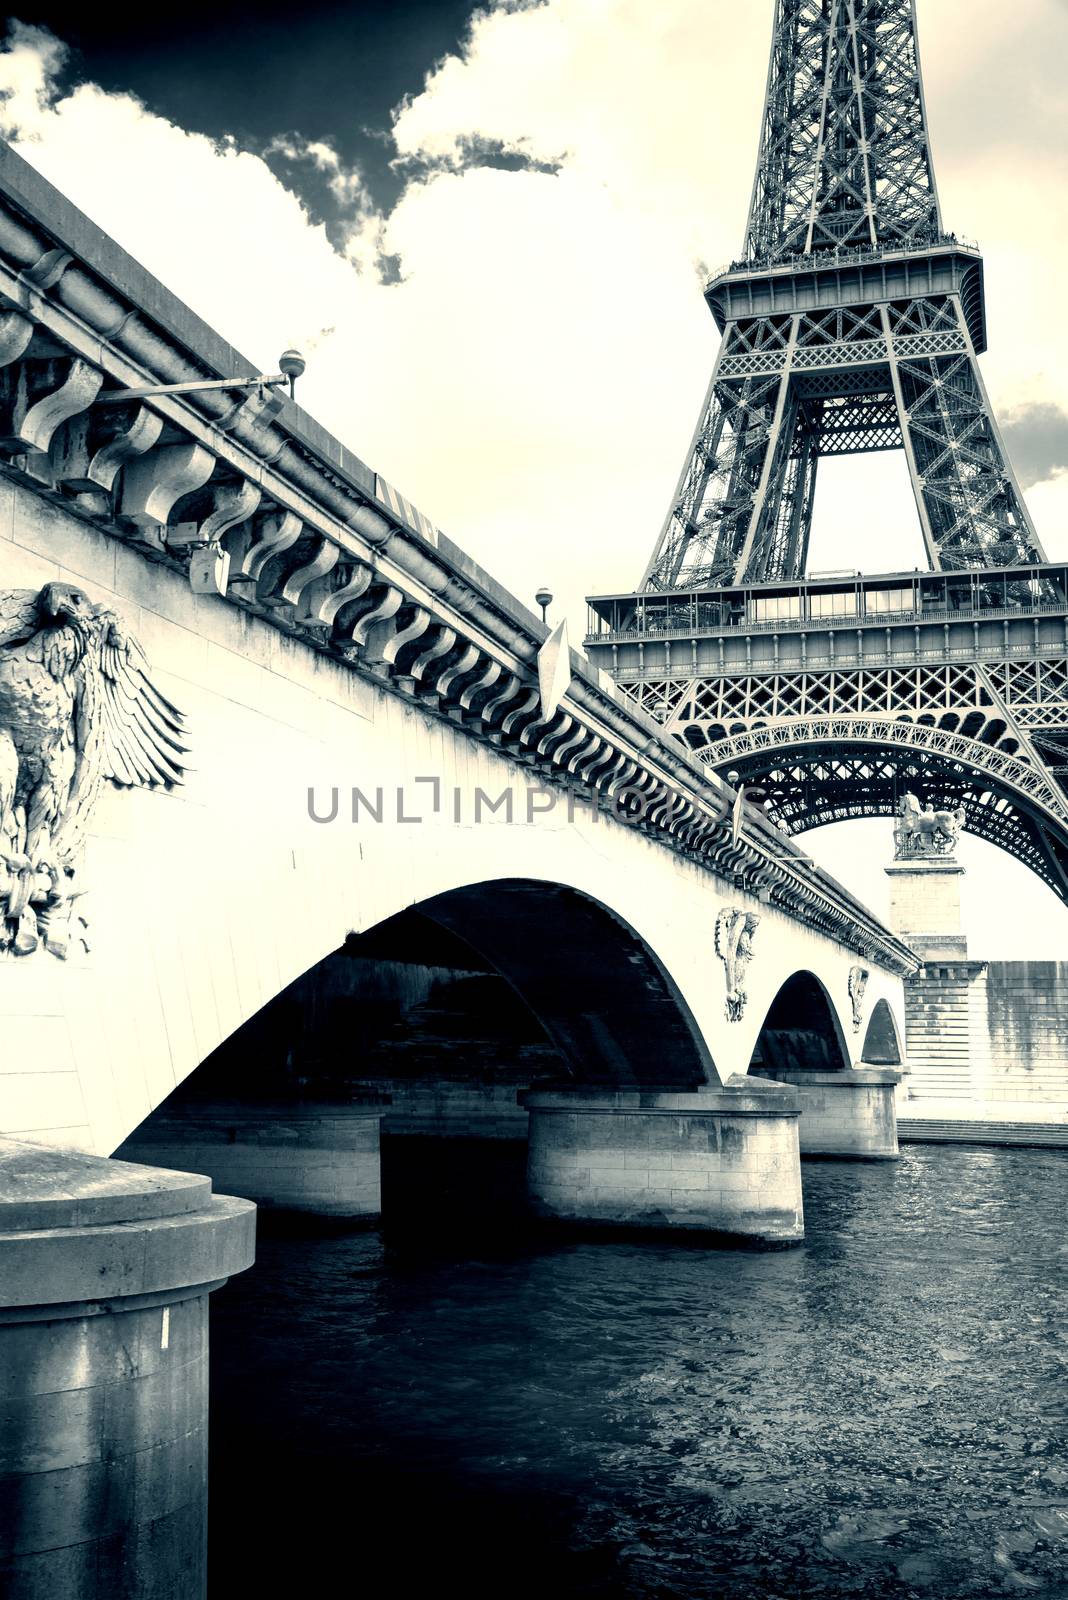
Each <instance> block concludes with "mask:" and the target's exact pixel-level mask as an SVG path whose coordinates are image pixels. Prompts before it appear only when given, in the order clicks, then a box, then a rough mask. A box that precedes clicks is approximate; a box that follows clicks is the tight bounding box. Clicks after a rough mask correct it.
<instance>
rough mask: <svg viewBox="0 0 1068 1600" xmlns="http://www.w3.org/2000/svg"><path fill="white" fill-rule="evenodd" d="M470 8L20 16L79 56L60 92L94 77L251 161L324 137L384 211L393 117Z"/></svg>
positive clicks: (452, 45)
mask: <svg viewBox="0 0 1068 1600" xmlns="http://www.w3.org/2000/svg"><path fill="white" fill-rule="evenodd" d="M475 3H476V0H345V3H344V4H337V3H333V0H305V3H303V4H301V5H300V6H294V5H293V4H292V3H291V0H285V3H282V0H254V3H253V0H246V3H241V0H238V3H234V0H230V3H229V4H227V3H225V0H223V3H222V4H214V3H213V0H183V3H182V5H180V6H165V5H157V6H148V7H141V8H140V9H139V10H138V11H137V12H136V16H135V15H134V14H133V13H131V12H130V10H129V8H128V7H125V6H111V7H109V6H95V7H86V6H85V5H84V4H81V5H77V6H75V5H64V4H63V3H62V0H40V3H38V4H32V3H22V0H20V4H19V5H18V8H17V15H18V17H19V20H20V21H22V22H25V23H31V24H33V25H35V26H38V27H44V28H47V29H48V30H49V31H50V32H51V33H53V34H54V35H55V36H56V38H58V39H61V40H62V41H63V42H64V44H67V45H69V46H70V47H71V55H70V59H69V61H68V63H67V66H66V68H65V71H64V74H63V76H62V78H61V80H60V88H61V90H66V89H69V88H70V87H71V86H72V85H74V84H76V83H79V82H86V81H92V82H93V83H97V84H99V85H100V86H101V88H103V89H105V90H108V91H110V92H114V93H130V94H134V95H136V96H137V98H138V99H139V100H142V101H143V102H144V104H145V105H146V106H147V107H148V109H149V110H150V111H154V112H156V113H157V114H158V115H161V116H164V117H166V118H168V119H169V120H170V121H171V122H174V123H176V124H177V125H178V126H179V127H181V128H185V129H187V130H189V131H190V132H193V133H205V134H208V135H209V136H210V137H212V138H222V137H223V136H225V135H232V136H233V138H234V139H235V141H236V142H237V144H238V145H240V146H241V148H242V149H246V150H251V151H254V152H255V153H256V154H266V153H268V152H269V151H270V149H271V147H272V144H273V143H274V141H275V140H276V138H277V136H278V135H279V134H284V133H286V132H287V131H288V130H290V129H294V128H298V129H299V130H300V133H301V134H302V135H303V137H304V138H305V139H307V140H310V141H314V140H329V141H330V142H331V143H332V144H333V146H334V147H335V149H336V150H337V154H338V157H339V159H340V163H341V166H342V167H343V168H344V169H347V170H349V171H353V172H359V173H360V174H361V176H362V177H363V178H364V180H365V181H366V184H367V188H368V191H369V195H370V198H371V199H372V200H373V201H374V203H375V204H376V205H377V206H378V207H379V208H381V209H388V208H389V206H390V205H391V204H392V203H393V202H394V201H395V200H396V198H397V195H398V194H399V192H400V190H401V188H402V187H403V182H404V177H403V175H402V174H400V173H397V172H395V171H394V170H393V168H392V167H391V165H390V158H391V156H392V155H393V149H392V145H391V143H390V140H389V138H388V134H389V130H390V127H391V115H390V114H391V112H392V110H393V108H394V107H395V106H397V105H399V104H400V102H401V101H402V100H403V99H404V97H405V96H406V95H413V94H418V93H419V92H420V91H421V89H422V87H423V83H424V81H425V79H426V75H427V73H428V72H429V71H430V70H431V69H432V68H433V66H434V65H435V63H436V62H437V61H439V60H441V58H442V57H443V56H445V55H447V54H450V53H452V52H455V51H456V50H457V49H458V48H459V47H460V44H461V42H462V40H463V39H465V38H466V36H467V33H468V29H469V25H470V21H471V16H472V12H473V11H474V9H475ZM287 176H288V175H287ZM292 176H293V180H294V187H295V188H296V189H297V192H298V193H300V194H301V195H302V198H304V199H305V203H306V204H308V205H309V207H310V209H311V210H312V213H313V215H315V216H316V218H317V220H326V221H328V222H329V221H331V220H332V219H333V217H335V216H336V215H337V213H338V211H339V208H338V206H337V203H336V198H337V197H336V195H334V196H333V197H331V194H330V192H329V186H328V184H327V183H326V181H325V180H324V177H323V174H322V172H321V171H318V172H317V171H316V169H315V168H314V167H313V166H312V165H309V164H308V163H304V165H303V171H302V172H300V173H297V172H294V173H293V174H292ZM340 209H343V208H340Z"/></svg>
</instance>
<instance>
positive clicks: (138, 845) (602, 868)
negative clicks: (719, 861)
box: [0, 480, 901, 1154]
mask: <svg viewBox="0 0 1068 1600" xmlns="http://www.w3.org/2000/svg"><path fill="white" fill-rule="evenodd" d="M53 580H63V581H67V582H70V583H73V584H76V585H78V586H80V587H82V588H84V589H85V591H86V592H87V593H88V594H89V596H90V598H91V599H92V600H94V601H97V602H105V603H107V604H108V605H110V606H112V607H113V608H114V609H115V610H116V611H117V612H118V613H119V614H120V615H121V616H122V617H123V618H124V619H125V621H126V622H127V623H128V625H129V627H130V629H131V630H132V631H133V633H134V634H135V635H136V636H137V637H138V638H139V639H140V640H141V642H142V644H143V645H144V648H145V650H146V652H147V653H148V656H149V658H150V661H151V663H152V668H153V676H154V679H155V681H156V682H157V684H158V686H159V687H160V689H161V690H162V691H163V692H164V693H165V694H166V695H167V696H168V697H169V698H170V699H172V700H173V702H174V703H175V704H176V705H177V706H178V707H179V708H180V709H181V710H182V711H183V712H184V713H185V714H186V716H187V718H188V723H189V729H190V734H191V739H192V747H193V753H192V760H193V763H194V770H193V771H192V772H191V773H190V774H189V777H188V781H187V783H186V784H185V785H184V786H183V787H182V788H180V789H177V790H175V791H172V792H164V791H160V790H156V791H148V790H143V789H133V790H119V789H117V788H114V787H108V789H107V790H106V792H105V794H104V796H103V798H102V800H101V802H100V804H99V806H98V808H97V811H96V813H95V816H94V820H93V831H92V834H91V837H90V839H89V844H88V850H87V858H86V870H85V874H84V881H85V883H86V885H87V889H88V892H87V894H86V896H85V898H84V900H82V901H81V902H80V903H79V909H80V910H81V911H82V913H83V915H84V917H85V918H86V920H87V923H88V929H87V938H88V940H89V943H90V945H91V950H90V951H89V952H88V953H87V952H85V951H84V950H81V949H74V950H72V952H71V954H70V956H69V958H68V960H67V961H65V962H61V961H58V960H56V959H55V958H53V957H52V956H50V955H47V954H45V953H43V952H38V953H37V954H35V955H34V956H33V957H27V958H15V957H12V956H8V957H5V958H4V965H3V974H2V982H0V1018H2V1028H3V1040H4V1049H3V1059H2V1062H0V1066H2V1068H3V1071H2V1072H0V1128H2V1129H3V1130H4V1131H6V1132H10V1133H21V1134H25V1135H26V1136H27V1137H30V1138H33V1139H44V1140H48V1141H51V1142H54V1143H58V1144H65V1145H71V1146H75V1147H79V1148H83V1149H86V1150H92V1151H95V1152H97V1153H104V1154H106V1153H109V1152H111V1151H112V1150H114V1149H115V1148H116V1147H117V1146H118V1145H119V1144H120V1143H121V1142H122V1140H123V1139H124V1138H125V1137H126V1135H127V1134H128V1133H129V1132H130V1131H131V1130H132V1129H133V1128H135V1127H136V1126H137V1125H138V1124H139V1123H140V1122H141V1121H143V1119H144V1118H145V1117H146V1116H147V1115H148V1113H149V1112H150V1111H151V1110H152V1109H153V1108H154V1107H155V1106H156V1105H158V1104H159V1103H160V1102H161V1101H162V1100H164V1099H165V1098H166V1097H167V1096H168V1095H169V1094H170V1093H171V1092H172V1091H173V1090H174V1088H175V1087H176V1086H177V1085H178V1084H179V1083H181V1082H182V1081H183V1080H184V1079H185V1078H186V1077H187V1076H188V1074H189V1073H190V1072H192V1071H193V1070H194V1068H195V1067H196V1066H197V1065H198V1064H199V1063H200V1062H201V1061H203V1060H204V1058H205V1057H206V1056H207V1055H208V1054H210V1052H211V1051H212V1050H214V1049H215V1048H216V1047H217V1046H218V1045H219V1044H220V1042H221V1041H222V1040H224V1039H225V1038H227V1037H228V1036H229V1035H230V1034H232V1033H233V1032H234V1031H235V1029H237V1028H238V1027H239V1026H240V1025H241V1024H242V1023H243V1022H245V1021H246V1020H247V1019H248V1018H249V1017H251V1016H253V1015H254V1014H255V1013H256V1012H257V1011H259V1009H260V1008H261V1007H262V1006H263V1005H264V1004H265V1003H266V1002H267V1001H269V1000H270V999H271V998H272V997H273V996H274V995H276V994H277V993H278V992H279V991H280V990H282V989H283V988H285V986H286V985H287V984H289V983H291V982H292V981H293V980H294V979H296V978H297V977H298V976H299V975H300V974H301V973H302V972H304V971H306V970H307V969H308V968H309V967H311V966H312V965H313V964H314V963H316V962H317V961H319V960H321V959H322V958H323V957H324V956H325V955H327V954H328V953H329V952H330V951H332V950H335V949H338V948H339V947H340V946H341V945H342V944H343V943H344V941H345V939H346V937H347V936H348V935H349V934H350V933H352V932H357V933H359V932H363V931H365V930H367V929H370V928H372V927H375V926H376V925H377V924H379V923H381V922H383V921H384V920H386V919H387V918H390V917H392V916H394V915H396V914H397V913H398V912H400V911H402V910H404V909H405V908H406V907H411V906H418V905H420V904H422V903H423V902H425V901H426V900H428V899H429V898H431V897H434V896H442V895H447V894H450V893H454V892H456V891H459V890H461V889H464V888H465V887H466V886H469V885H478V884H483V885H486V884H488V885H493V884H496V883H502V882H504V881H506V880H512V881H514V880H517V879H521V880H524V881H525V882H527V883H530V884H533V885H543V886H545V888H546V889H547V890H550V889H552V888H553V887H554V886H563V887H564V888H565V889H567V890H570V891H574V892H575V893H577V894H578V895H579V896H581V897H583V898H584V900H585V901H587V902H588V903H589V905H590V906H591V907H594V908H596V910H597V913H598V915H602V916H603V917H604V918H605V919H607V920H606V922H605V924H604V926H605V927H606V928H607V927H608V925H609V923H614V924H615V925H617V926H619V927H622V928H624V929H625V930H627V938H628V939H631V940H633V942H634V949H635V950H636V951H639V950H640V951H642V952H645V953H646V956H647V959H648V962H649V963H651V965H652V967H655V968H656V969H657V970H658V971H659V972H661V973H662V974H664V975H665V979H664V981H665V983H666V985H667V988H668V990H669V991H670V993H671V994H672V995H673V996H674V998H675V1001H676V1003H677V1006H678V1008H679V1012H680V1015H682V1016H683V1017H684V1019H685V1022H686V1026H687V1027H688V1028H689V1029H690V1031H691V1033H692V1035H693V1037H694V1039H695V1040H696V1041H698V1046H699V1050H700V1053H701V1055H702V1059H703V1061H704V1070H705V1074H706V1077H707V1079H708V1080H709V1081H711V1082H715V1081H716V1079H717V1075H718V1077H719V1078H720V1079H722V1080H725V1079H726V1078H728V1077H729V1076H730V1075H731V1074H733V1073H737V1072H745V1070H746V1068H747V1066H748V1064H749V1061H750V1058H751V1056H752V1053H753V1048H754V1044H755V1041H756V1037H757V1034H758V1031H759V1029H760V1027H761V1024H762V1022H763V1020H764V1017H765V1016H766V1014H767V1011H768V1009H769V1007H770V1006H771V1003H772V1001H773V999H774V997H775V995H776V993H777V991H778V989H779V988H780V986H781V985H782V983H783V982H784V981H785V980H786V979H787V978H789V977H790V976H791V975H792V974H793V973H795V972H798V971H810V972H811V973H813V974H814V975H815V977H816V978H817V979H818V980H819V982H820V984H821V985H822V986H823V988H824V990H825V991H826V994H827V995H828V997H829V999H830V1002H831V1004H832V1005H833V1006H834V1008H835V1011H836V1014H837V1017H838V1020H839V1023H840V1027H841V1032H842V1035H843V1037H844V1038H845V1039H846V1040H848V1041H850V1043H851V1044H853V1043H856V1045H857V1052H858V1054H859V1039H860V1037H861V1035H858V1034H855V1033H854V1032H853V1030H852V1023H851V1014H850V1005H849V999H848V974H849V969H850V966H851V965H852V964H854V963H855V962H856V960H857V956H856V954H855V953H854V952H853V951H851V950H850V949H848V948H846V946H845V945H843V944H839V943H838V942H837V941H836V940H834V939H832V938H831V937H829V936H827V935H824V934H822V933H818V932H815V931H813V930H811V929H808V928H806V927H804V926H802V925H801V924H799V923H798V922H796V921H795V920H793V919H792V918H791V917H790V916H789V915H787V914H786V913H784V912H783V911H780V910H778V909H777V908H775V907H772V906H770V905H766V904H763V903H761V902H759V901H758V900H757V899H756V898H755V897H754V896H752V895H751V894H749V893H748V892H746V891H743V890H741V889H735V888H732V887H730V886H729V885H728V884H726V883H725V882H724V881H723V880H722V879H721V878H717V877H715V876H714V875H713V874H712V873H711V872H710V871H708V870H707V869H706V868H705V867H703V866H701V865H700V864H698V863H696V862H694V861H693V860H689V859H686V858H684V857H682V856H680V855H678V854H676V853H674V852H673V851H672V850H671V849H670V848H668V847H667V846H666V845H665V844H662V843H660V842H658V841H657V840H656V839H655V838H652V837H649V836H648V835H645V834H642V833H639V832H637V831H636V830H635V829H634V828H632V827H629V826H628V825H626V824H625V823H623V822H620V821H615V820H611V819H609V818H606V817H604V816H598V817H594V816H592V815H591V814H590V813H589V811H588V810H587V809H586V808H585V807H581V806H580V807H577V808H572V811H571V814H570V815H569V811H568V807H567V805H566V804H565V800H566V795H565V792H564V790H563V789H562V788H557V789H554V790H546V789H544V788H541V787H540V786H539V782H538V777H537V774H536V773H535V772H533V771H531V769H530V768H529V767H528V766H524V765H523V764H522V762H521V761H519V760H517V759H515V758H514V757H513V756H511V755H510V754H509V753H508V752H507V750H504V749H496V748H494V747H493V746H492V745H491V744H489V743H486V742H480V741H477V740H475V739H473V738H472V737H470V736H469V735H467V734H465V733H464V732H463V731H461V730H460V729H459V728H458V727H456V726H454V725H453V724H451V723H450V722H449V721H447V720H445V719H444V718H441V717H437V716H434V715H432V714H431V713H430V712H429V711H427V710H426V709H424V708H422V707H420V706H418V705H416V704H413V703H411V702H410V701H405V700H404V699H402V698H401V697H399V696H397V695H395V694H391V693H388V692H386V691H385V690H384V689H383V688H382V687H381V686H380V685H379V684H378V683H376V681H375V680H374V679H373V678H372V677H369V676H368V675H366V674H360V673H357V672H355V671H353V670H351V669H349V668H348V667H346V666H345V665H343V664H342V663H340V662H338V661H335V660H332V659H330V658H328V657H326V656H324V655H322V654H319V653H317V652H315V651H313V650H312V649H310V648H309V647H308V645H307V644H306V643H305V642H303V640H301V639H298V638H295V637H293V636H292V635H291V634H288V633H287V632H285V631H284V630H282V629H280V628H278V627H275V626H272V625H271V624H270V623H268V622H266V621H265V620H262V619H260V618H258V617H256V616H253V615H251V614H249V613H248V612H246V611H242V610H240V609H238V608H236V607H234V606H232V605H230V604H228V603H227V602H226V601H225V600H223V599H220V598H218V597H215V596H197V595H194V594H193V593H192V591H191V589H190V587H189V585H188V583H187V582H186V581H184V580H183V578H182V577H181V576H180V575H179V574H177V573H176V572H174V571H173V570H172V569H170V568H168V567H166V566H163V565H159V564H154V563H153V562H151V561H149V560H147V559H146V558H145V555H144V554H143V553H142V552H141V551H139V550H137V549H134V548H132V547H129V546H127V545H126V544H124V543H123V542H122V541H121V540H119V539H116V538H114V537H111V536H109V535H107V534H105V533H103V532H102V531H100V530H99V529H97V528H96V527H94V526H92V525H91V524H89V523H88V522H86V521H83V520H82V519H80V518H79V517H77V516H76V515H75V514H73V513H72V512H69V511H67V510H66V509H65V508H64V507H63V506H62V505H61V504H59V503H57V502H56V501H54V500H49V499H47V498H45V497H43V496H41V495H39V494H37V493H34V492H33V491H32V490H31V489H29V488H28V487H26V486H24V485H21V484H19V483H18V482H16V481H13V480H3V481H0V583H2V584H3V586H4V587H25V588H34V589H36V588H39V587H40V586H41V585H43V584H45V583H47V582H49V581H53ZM431 778H437V779H439V780H440V787H439V789H438V790H437V808H436V809H435V806H434V800H435V791H434V786H433V785H432V784H430V783H428V782H422V783H420V782H418V781H417V780H419V779H423V780H426V779H431ZM354 788H355V789H359V790H360V791H362V794H363V795H364V796H365V797H369V798H370V800H371V801H372V803H373V804H377V801H378V796H379V791H381V806H380V810H381V817H382V820H381V821H374V820H372V819H371V816H370V815H369V812H368V809H367V807H363V808H362V809H361V815H360V819H359V820H358V821H357V822H353V821H352V819H351V810H350V807H349V804H348V802H349V799H350V796H351V791H352V790H353V789H354ZM310 789H311V790H314V792H315V795H316V797H317V805H318V807H319V809H320V812H321V813H322V814H326V813H328V812H329V809H330V799H331V795H332V791H333V790H334V789H337V791H338V795H339V807H338V816H337V819H336V820H335V821H332V822H330V823H323V822H316V821H313V820H312V819H311V817H310V816H309V810H308V803H307V798H308V792H309V790H310ZM477 791H481V792H482V793H483V794H484V795H486V796H489V797H491V798H492V799H497V798H498V797H499V796H500V795H501V794H502V793H504V792H506V791H508V792H510V793H511V795H512V806H513V812H512V820H508V817H507V815H506V814H505V813H504V812H503V811H502V810H497V811H495V812H491V811H489V810H488V809H487V808H486V807H485V806H484V807H483V812H482V817H481V820H479V821H477V822H476V821H475V818H474V801H475V796H476V792H477ZM528 808H529V809H528ZM415 817H419V818H420V819H421V820H419V821H413V820H412V819H413V818H415ZM724 905H737V906H739V907H741V908H742V909H746V910H750V911H752V912H754V913H756V914H758V915H759V916H760V918H761V921H760V926H759V929H758V932H757V935H756V939H755V944H754V950H755V955H754V959H753V961H752V964H751V966H750V967H749V971H748V979H747V988H748V1003H747V1006H746V1009H745V1012H744V1015H743V1017H742V1019H741V1020H740V1021H737V1022H728V1021H727V1019H726V1016H725V1011H724V999H725V986H724V969H723V964H722V962H721V961H720V960H719V959H718V957H717V956H716V953H715V948H714V928H715V921H716V915H717V912H718V911H719V910H720V908H721V907H723V906H724ZM500 915H501V918H502V926H504V925H505V924H507V923H508V922H509V920H510V919H511V920H512V921H514V918H515V916H516V915H517V912H516V910H515V905H514V902H513V903H512V904H510V905H508V906H505V905H504V904H503V902H502V905H501V911H500ZM484 923H485V919H484ZM484 931H485V926H484ZM515 932H516V930H515V928H514V927H513V928H512V933H513V935H515ZM487 936H488V937H490V938H491V942H492V937H491V934H488V935H487ZM521 942H522V941H521V940H518V939H516V938H513V943H521ZM528 942H529V945H530V951H529V954H530V956H531V959H533V960H534V961H535V962H536V960H537V957H538V952H539V949H542V950H544V951H545V952H546V959H547V957H548V953H549V951H550V950H551V946H552V933H551V927H550V925H549V924H547V923H545V922H544V921H542V922H541V923H540V924H539V925H538V927H537V928H536V929H535V930H534V931H533V933H532V937H531V940H530V941H528ZM607 948H608V947H607V945H606V950H607ZM486 953H487V954H488V955H489V956H490V958H491V960H492V957H493V954H494V952H493V950H492V949H490V950H488V951H487V952H486ZM613 960H618V951H617V952H616V953H615V954H614V955H613ZM626 978H627V974H626V973H625V972H622V973H621V982H620V992H621V993H625V992H627V984H626V981H625V980H626ZM633 990H634V986H633V985H631V986H630V992H631V993H633ZM880 998H885V999H887V1001H888V1002H889V1004H890V1005H891V1007H892V1008H893V1009H894V1010H895V1011H896V1012H897V1013H898V1014H899V1015H900V1010H901V980H900V978H899V977H897V976H895V975H893V974H891V973H889V972H887V971H884V970H882V969H881V968H879V967H878V966H877V965H875V964H872V965H871V976H870V980H869V984H868V990H867V995H866V1001H865V1005H866V1014H870V1009H871V1008H872V1007H873V1006H874V1005H875V1003H876V1002H877V1001H878V1000H879V999H880ZM632 1065H633V1064H632ZM661 1076H663V1074H662V1073H661Z"/></svg>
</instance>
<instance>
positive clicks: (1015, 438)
mask: <svg viewBox="0 0 1068 1600" xmlns="http://www.w3.org/2000/svg"><path fill="white" fill-rule="evenodd" d="M1001 426H1002V432H1003V433H1004V436H1005V443H1006V446H1007V448H1008V451H1009V454H1010V456H1011V457H1012V462H1013V465H1014V467H1015V468H1016V472H1017V474H1018V475H1019V479H1020V482H1021V483H1022V484H1023V486H1024V488H1025V489H1029V488H1030V487H1031V485H1032V484H1034V483H1042V482H1044V481H1045V480H1046V479H1047V478H1052V477H1055V476H1056V475H1057V474H1058V473H1061V472H1064V471H1066V470H1068V411H1066V410H1065V408H1064V407H1063V406H1059V405H1056V404H1054V402H1053V401H1050V400H1038V401H1034V402H1032V403H1031V404H1030V405H1022V406H1015V407H1014V408H1013V409H1012V410H1011V411H1009V412H1007V413H1006V415H1005V416H1004V418H1003V419H1002V424H1001Z"/></svg>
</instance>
